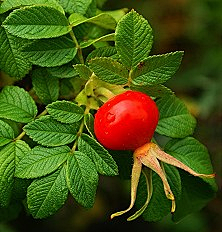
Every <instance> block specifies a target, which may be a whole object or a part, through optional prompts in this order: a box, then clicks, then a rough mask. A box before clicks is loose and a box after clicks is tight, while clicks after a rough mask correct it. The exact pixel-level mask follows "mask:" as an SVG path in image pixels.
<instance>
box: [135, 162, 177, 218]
mask: <svg viewBox="0 0 222 232" xmlns="http://www.w3.org/2000/svg"><path fill="white" fill-rule="evenodd" d="M164 169H165V171H166V174H167V180H168V182H169V184H170V186H171V189H172V191H173V193H174V196H175V199H176V204H177V199H180V195H181V180H180V175H179V172H178V170H177V169H176V168H175V167H172V166H170V165H166V164H165V165H164ZM152 182H153V195H152V197H151V200H150V202H149V204H148V206H147V208H146V210H145V211H144V213H143V214H142V216H143V218H144V220H146V221H159V220H161V219H162V218H163V217H165V216H166V215H167V214H169V213H170V210H171V204H172V202H171V200H169V199H167V197H166V195H165V193H164V188H163V183H162V180H161V179H160V177H159V176H158V175H157V174H156V173H153V181H152ZM146 197H147V190H146V181H145V178H144V176H142V178H141V179H140V182H139V186H138V194H137V201H136V206H137V207H138V208H141V207H142V206H143V205H144V202H145V200H146Z"/></svg>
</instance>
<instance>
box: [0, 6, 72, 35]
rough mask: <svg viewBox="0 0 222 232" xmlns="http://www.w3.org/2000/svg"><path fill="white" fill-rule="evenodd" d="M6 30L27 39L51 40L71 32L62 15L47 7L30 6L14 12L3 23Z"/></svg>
mask: <svg viewBox="0 0 222 232" xmlns="http://www.w3.org/2000/svg"><path fill="white" fill-rule="evenodd" d="M3 26H4V28H6V30H7V31H8V32H9V33H11V34H13V35H15V36H18V37H22V38H27V39H42V38H52V37H58V36H61V35H65V34H67V33H69V32H70V31H71V27H69V23H68V20H67V18H66V17H65V15H64V14H63V13H61V12H60V11H58V10H56V9H55V8H52V7H49V6H31V7H24V8H21V9H18V10H14V11H13V12H12V13H10V14H9V16H8V17H7V18H6V20H5V21H4V22H3Z"/></svg>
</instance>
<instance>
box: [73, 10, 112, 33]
mask: <svg viewBox="0 0 222 232" xmlns="http://www.w3.org/2000/svg"><path fill="white" fill-rule="evenodd" d="M69 23H70V24H71V25H72V26H73V27H75V26H77V25H80V24H82V23H93V24H95V25H97V26H100V27H103V28H105V29H110V30H115V28H116V20H115V19H114V18H113V17H112V16H111V15H109V14H106V13H101V14H98V15H96V16H94V17H92V18H86V17H84V16H83V15H81V14H78V13H73V14H71V15H70V16H69Z"/></svg>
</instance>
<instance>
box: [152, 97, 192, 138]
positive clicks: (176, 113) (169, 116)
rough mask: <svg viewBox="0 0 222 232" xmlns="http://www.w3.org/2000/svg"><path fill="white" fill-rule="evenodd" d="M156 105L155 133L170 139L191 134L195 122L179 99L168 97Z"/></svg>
mask: <svg viewBox="0 0 222 232" xmlns="http://www.w3.org/2000/svg"><path fill="white" fill-rule="evenodd" d="M156 103H157V106H158V109H159V112H160V119H159V122H158V125H157V128H156V132H157V133H159V134H162V135H166V136H169V137H172V138H183V137H186V136H188V135H191V134H192V133H193V131H194V128H195V126H196V120H195V118H194V117H193V116H192V115H191V114H190V113H189V111H188V109H187V108H186V106H185V104H184V103H183V102H182V101H181V100H180V99H179V98H177V97H175V96H174V95H169V96H166V97H163V98H161V99H159V100H158V101H157V102H156Z"/></svg>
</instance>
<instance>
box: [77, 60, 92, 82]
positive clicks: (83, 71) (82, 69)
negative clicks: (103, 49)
mask: <svg viewBox="0 0 222 232" xmlns="http://www.w3.org/2000/svg"><path fill="white" fill-rule="evenodd" d="M74 68H75V70H76V71H77V72H78V73H79V76H80V77H81V78H82V79H84V80H89V78H90V77H91V75H92V71H91V70H90V69H89V68H88V67H87V66H86V65H84V64H76V65H74Z"/></svg>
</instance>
